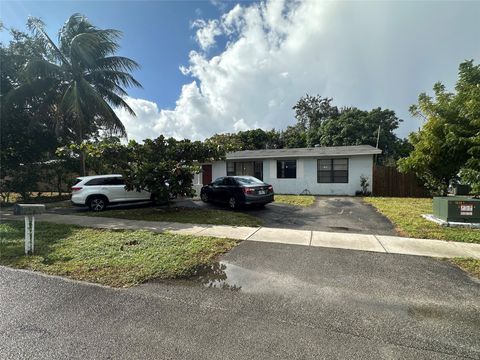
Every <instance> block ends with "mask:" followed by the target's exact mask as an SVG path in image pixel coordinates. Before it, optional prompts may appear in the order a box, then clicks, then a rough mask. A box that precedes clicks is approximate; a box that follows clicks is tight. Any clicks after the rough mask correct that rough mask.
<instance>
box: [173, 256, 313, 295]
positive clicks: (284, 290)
mask: <svg viewBox="0 0 480 360" xmlns="http://www.w3.org/2000/svg"><path fill="white" fill-rule="evenodd" d="M182 283H183V284H184V285H192V286H195V285H196V286H198V285H201V286H204V287H207V288H216V289H222V290H230V291H242V292H249V293H278V294H283V295H285V294H292V295H294V294H298V291H302V290H304V291H306V289H307V288H310V285H309V284H307V283H305V282H303V281H301V280H299V279H298V278H296V277H295V276H291V275H287V274H283V273H276V272H268V271H256V270H253V269H247V268H244V267H241V266H238V265H235V264H231V263H228V262H226V261H221V262H215V263H213V264H212V265H209V266H202V267H199V268H197V270H196V271H195V272H194V274H193V275H192V276H191V277H189V278H188V279H184V280H182Z"/></svg>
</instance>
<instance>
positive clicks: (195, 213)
mask: <svg viewBox="0 0 480 360" xmlns="http://www.w3.org/2000/svg"><path fill="white" fill-rule="evenodd" d="M80 215H86V216H101V217H110V218H119V219H129V220H146V221H166V222H179V223H192V224H210V225H232V226H262V225H263V221H262V220H261V219H259V218H256V217H253V216H251V215H248V214H245V213H242V212H238V211H231V210H220V209H206V208H202V209H193V208H182V207H171V208H154V207H147V208H131V209H118V210H115V209H113V210H106V211H102V212H99V213H94V212H87V213H82V214H80Z"/></svg>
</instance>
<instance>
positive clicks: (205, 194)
mask: <svg viewBox="0 0 480 360" xmlns="http://www.w3.org/2000/svg"><path fill="white" fill-rule="evenodd" d="M200 199H202V201H203V202H208V195H207V193H206V192H202V193H201V194H200Z"/></svg>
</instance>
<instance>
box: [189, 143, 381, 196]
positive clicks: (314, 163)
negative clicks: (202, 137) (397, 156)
mask: <svg viewBox="0 0 480 360" xmlns="http://www.w3.org/2000/svg"><path fill="white" fill-rule="evenodd" d="M381 152H382V151H381V150H380V149H377V148H374V147H373V146H370V145H358V146H333V147H313V148H297V149H267V150H245V151H235V152H230V153H227V155H226V160H224V161H216V162H213V163H211V164H203V165H202V172H201V173H200V174H197V175H196V176H195V179H194V184H195V188H196V190H197V193H198V192H199V191H198V190H199V189H200V188H201V186H202V185H203V184H208V183H210V182H212V180H215V179H216V178H218V177H222V176H233V175H251V176H254V177H256V178H258V179H261V180H263V181H264V182H266V183H268V184H271V185H273V188H274V190H275V192H276V193H278V194H302V193H303V194H314V195H355V192H356V191H359V190H361V186H360V177H361V176H365V177H366V178H367V179H368V182H369V184H370V185H369V191H371V185H372V174H373V163H374V156H375V155H377V154H381Z"/></svg>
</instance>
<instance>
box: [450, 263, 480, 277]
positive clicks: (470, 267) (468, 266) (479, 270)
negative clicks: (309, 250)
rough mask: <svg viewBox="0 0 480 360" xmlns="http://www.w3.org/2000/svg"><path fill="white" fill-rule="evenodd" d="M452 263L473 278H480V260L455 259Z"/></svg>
mask: <svg viewBox="0 0 480 360" xmlns="http://www.w3.org/2000/svg"><path fill="white" fill-rule="evenodd" d="M450 261H451V262H453V263H454V264H455V265H457V266H458V267H460V268H461V269H463V270H465V271H466V272H468V273H470V274H472V275H473V276H476V277H477V278H480V260H477V259H472V258H455V259H451V260H450Z"/></svg>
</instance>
